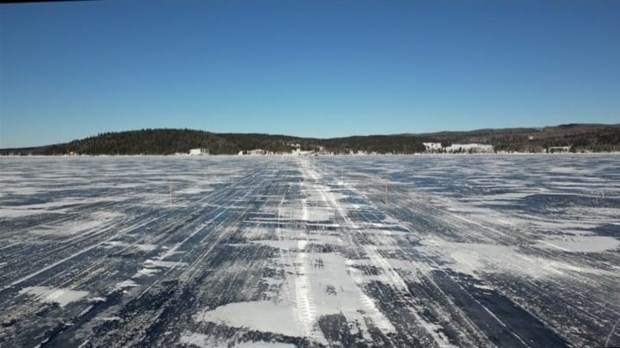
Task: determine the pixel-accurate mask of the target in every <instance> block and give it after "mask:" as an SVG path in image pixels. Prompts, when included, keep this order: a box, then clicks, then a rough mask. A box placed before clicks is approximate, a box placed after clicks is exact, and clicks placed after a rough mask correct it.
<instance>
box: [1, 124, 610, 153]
mask: <svg viewBox="0 0 620 348" xmlns="http://www.w3.org/2000/svg"><path fill="white" fill-rule="evenodd" d="M423 142H440V143H442V144H443V145H444V146H448V145H451V144H466V143H479V144H488V145H493V146H494V147H495V150H497V151H520V152H542V151H544V150H545V149H547V148H550V147H554V146H567V147H570V149H571V151H594V152H601V151H620V124H617V125H596V124H569V125H561V126H556V127H544V128H510V129H482V130H475V131H467V132H439V133H427V134H397V135H370V136H352V137H344V138H331V139H317V138H300V137H292V136H285V135H269V134H239V133H212V132H206V131H200V130H191V129H142V130H134V131H126V132H111V133H102V134H99V135H96V136H92V137H88V138H84V139H80V140H74V141H71V142H68V143H63V144H54V145H48V146H40V147H30V148H14V149H0V154H1V155H10V154H13V155H28V154H32V155H63V154H69V153H72V152H74V153H77V154H87V155H136V154H145V155H169V154H175V153H187V152H188V151H189V150H190V149H193V148H202V149H207V150H208V151H209V153H210V154H215V155H217V154H237V153H239V152H240V151H249V150H254V149H262V150H265V151H269V152H275V153H278V152H290V151H291V150H293V149H295V148H300V149H301V150H313V151H321V150H322V151H324V152H331V153H350V152H358V151H364V152H368V153H371V152H376V153H401V154H410V153H418V152H424V150H425V147H424V145H423V144H422V143H423Z"/></svg>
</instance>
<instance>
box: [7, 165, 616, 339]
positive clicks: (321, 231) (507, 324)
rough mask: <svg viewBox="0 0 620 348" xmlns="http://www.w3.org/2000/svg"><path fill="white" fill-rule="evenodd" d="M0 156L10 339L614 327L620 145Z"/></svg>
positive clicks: (557, 331)
mask: <svg viewBox="0 0 620 348" xmlns="http://www.w3.org/2000/svg"><path fill="white" fill-rule="evenodd" d="M0 160H1V161H2V163H1V164H2V165H1V166H0V174H1V175H0V222H1V224H0V267H1V269H2V272H0V273H1V275H0V324H1V325H2V326H1V327H2V329H1V330H0V342H3V343H4V344H6V345H8V346H37V345H39V344H41V342H46V344H48V345H50V346H62V347H75V346H79V345H81V344H83V343H85V342H86V343H87V344H91V345H93V346H114V345H122V346H140V345H144V344H145V342H148V344H149V345H152V346H163V347H174V346H181V347H192V346H198V347H205V346H206V347H219V346H222V347H228V346H232V347H237V346H248V347H254V346H256V347H263V346H274V347H277V346H318V345H324V346H336V347H337V346H345V347H346V346H362V347H364V346H407V347H434V346H451V345H454V346H467V347H473V346H476V347H477V346H502V347H504V346H506V347H508V346H511V347H512V346H526V345H531V346H554V347H555V346H567V345H575V346H602V345H603V344H604V342H602V340H601V338H603V339H606V338H607V337H608V336H609V337H610V338H609V340H610V342H609V345H619V344H620V334H618V333H613V332H612V328H613V326H614V325H615V323H616V322H617V313H618V312H620V305H619V304H620V295H619V292H618V291H617V289H618V284H620V248H619V246H620V245H619V244H620V239H619V238H620V220H618V216H620V176H618V174H617V173H618V172H620V158H619V157H618V156H617V155H602V156H599V155H596V156H595V155H587V156H574V155H563V156H542V155H537V156H526V155H519V156H504V155H481V156H453V155H446V156H439V155H437V156H363V157H338V156H327V157H312V158H311V157H303V156H300V157H296V158H284V157H269V158H266V157H264V158H259V157H254V158H237V157H204V158H192V159H190V158H175V157H156V156H155V157H138V156H136V157H98V158H74V159H69V158H29V157H28V158H10V159H7V158H2V159H0ZM33 168H36V170H34V169H33ZM386 178H387V180H388V185H387V190H388V191H387V194H386V185H385V184H386ZM170 186H172V188H173V197H172V198H173V202H172V204H170V195H169V193H170ZM386 199H387V204H386V201H385V200H386ZM77 289H79V290H77ZM33 301H38V302H41V303H40V304H38V305H33ZM50 303H53V304H57V305H49V304H50ZM610 332H612V333H611V334H610Z"/></svg>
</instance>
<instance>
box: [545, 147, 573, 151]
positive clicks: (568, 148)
mask: <svg viewBox="0 0 620 348" xmlns="http://www.w3.org/2000/svg"><path fill="white" fill-rule="evenodd" d="M547 152H548V153H564V152H570V146H551V147H550V148H548V149H547Z"/></svg>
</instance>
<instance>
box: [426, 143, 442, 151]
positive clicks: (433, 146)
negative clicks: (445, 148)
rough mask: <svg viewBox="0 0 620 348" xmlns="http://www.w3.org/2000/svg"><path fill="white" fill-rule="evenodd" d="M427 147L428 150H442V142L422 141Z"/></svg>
mask: <svg viewBox="0 0 620 348" xmlns="http://www.w3.org/2000/svg"><path fill="white" fill-rule="evenodd" d="M422 145H424V147H425V148H426V152H437V151H439V150H441V148H442V147H441V143H422Z"/></svg>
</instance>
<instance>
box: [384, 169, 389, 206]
mask: <svg viewBox="0 0 620 348" xmlns="http://www.w3.org/2000/svg"><path fill="white" fill-rule="evenodd" d="M384 201H385V205H386V206H387V205H388V172H387V170H386V171H385V197H384Z"/></svg>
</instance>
